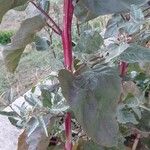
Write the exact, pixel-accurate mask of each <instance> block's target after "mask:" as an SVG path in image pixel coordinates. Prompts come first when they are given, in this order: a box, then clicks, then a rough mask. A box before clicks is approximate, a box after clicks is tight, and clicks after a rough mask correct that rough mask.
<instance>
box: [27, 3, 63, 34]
mask: <svg viewBox="0 0 150 150" xmlns="http://www.w3.org/2000/svg"><path fill="white" fill-rule="evenodd" d="M30 2H31V3H32V4H33V5H34V6H35V7H36V8H37V9H38V10H39V11H40V12H41V13H42V14H43V15H44V16H45V17H46V18H47V19H48V20H50V21H51V22H52V24H53V25H54V27H55V28H56V29H54V28H53V27H52V26H50V25H49V24H48V25H49V27H51V28H52V30H53V31H54V32H55V33H57V34H59V35H61V33H62V30H61V29H60V28H59V26H58V25H57V24H56V23H55V21H54V20H53V19H52V18H51V17H50V16H49V15H48V14H47V12H45V11H44V10H43V9H42V8H41V7H40V6H38V5H36V4H35V3H34V2H33V1H30ZM56 30H57V31H56Z"/></svg>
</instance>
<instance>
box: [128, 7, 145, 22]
mask: <svg viewBox="0 0 150 150" xmlns="http://www.w3.org/2000/svg"><path fill="white" fill-rule="evenodd" d="M130 10H131V12H130V15H131V19H133V20H134V21H138V22H139V21H143V20H144V14H143V11H142V9H141V8H139V7H138V6H136V5H131V9H130Z"/></svg>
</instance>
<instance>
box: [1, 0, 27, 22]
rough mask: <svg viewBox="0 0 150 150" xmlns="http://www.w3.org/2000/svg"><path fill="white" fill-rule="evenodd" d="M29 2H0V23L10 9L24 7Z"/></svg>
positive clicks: (22, 0)
mask: <svg viewBox="0 0 150 150" xmlns="http://www.w3.org/2000/svg"><path fill="white" fill-rule="evenodd" d="M27 1H28V0H0V23H1V20H2V18H3V15H4V14H5V13H6V12H7V11H8V10H10V9H12V8H15V7H18V6H20V5H23V4H25V3H26V2H27Z"/></svg>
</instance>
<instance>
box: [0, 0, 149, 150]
mask: <svg viewBox="0 0 150 150" xmlns="http://www.w3.org/2000/svg"><path fill="white" fill-rule="evenodd" d="M14 2H15V3H12V4H13V5H10V4H6V3H8V2H7V1H1V2H0V19H1V18H2V16H3V15H4V13H6V12H7V11H8V10H9V9H11V8H14V7H17V6H20V5H23V4H25V3H26V2H27V1H20V2H18V1H14ZM65 2H66V1H65ZM73 2H74V3H75V15H76V17H77V19H78V20H79V21H80V22H87V21H89V20H92V19H94V18H96V17H98V16H100V15H107V14H113V15H112V18H111V19H110V20H109V21H108V24H107V27H106V32H105V34H104V39H103V37H102V36H101V35H100V33H99V30H97V29H93V28H92V27H87V28H88V30H84V32H83V30H82V28H81V34H80V33H79V32H80V24H78V23H77V30H78V33H79V36H80V37H79V38H77V39H78V40H77V41H76V44H74V46H75V47H74V50H75V52H78V53H80V56H79V57H78V56H77V55H76V53H75V63H74V68H73V67H72V68H71V66H70V68H69V66H68V68H69V69H70V70H69V71H67V70H65V69H62V70H60V71H59V72H58V75H56V76H55V77H52V78H51V79H50V80H49V79H48V80H46V81H49V82H48V83H49V84H47V82H43V83H40V84H38V85H37V86H35V87H34V88H33V89H32V90H31V91H30V92H29V93H28V94H26V95H25V100H26V102H25V103H23V104H22V106H21V107H20V106H17V108H18V109H19V113H18V112H12V111H10V112H6V111H1V112H0V114H3V115H7V116H8V117H9V119H10V121H11V122H12V124H14V125H16V126H17V127H20V128H21V127H25V128H26V133H25V132H24V133H23V134H22V135H21V136H20V139H19V141H20V142H19V144H18V149H25V150H26V149H37V147H38V148H41V149H46V148H47V146H48V143H49V141H48V136H50V132H52V131H54V132H55V134H54V135H55V138H56V139H57V138H58V137H61V138H60V139H59V141H61V140H62V137H64V127H63V126H64V125H63V123H60V124H57V121H58V120H59V119H58V118H59V115H62V116H63V117H64V115H65V113H66V112H67V111H68V109H69V110H70V112H71V113H72V122H75V124H77V127H75V130H73V131H74V133H76V132H75V131H76V130H78V129H79V131H78V132H77V136H78V137H77V138H76V137H75V144H74V145H73V148H74V149H75V150H78V149H83V150H84V149H87V150H88V149H95V150H96V149H98V150H109V149H111V150H113V149H115V150H116V149H124V148H125V147H124V145H123V141H121V144H120V141H119V140H120V136H121V137H122V138H123V137H124V138H125V139H127V137H130V136H132V135H133V137H135V139H134V140H133V141H135V140H136V136H137V135H140V139H139V138H138V140H141V139H142V138H143V137H144V138H147V137H149V119H148V117H147V114H149V112H150V108H149V107H150V106H149V99H148V100H147V96H146V94H147V93H148V94H149V89H150V84H149V83H150V82H149V76H147V75H144V77H143V76H140V75H141V72H142V71H141V70H142V69H141V67H140V65H139V64H141V63H147V62H150V49H149V44H148V43H149V32H147V29H148V28H149V26H148V27H147V22H148V19H147V18H148V17H149V15H148V13H147V8H146V9H145V6H143V7H140V6H141V5H143V4H146V2H147V0H132V1H127V0H111V1H110V0H109V1H108V2H107V3H106V1H104V0H92V1H91V0H79V1H77V2H76V1H73ZM1 4H2V5H1ZM32 4H34V6H36V8H38V9H39V10H40V12H42V14H41V13H39V12H38V14H37V15H34V16H33V17H32V18H28V19H26V20H25V21H23V22H22V23H21V27H20V29H19V30H18V31H17V33H16V34H15V35H14V36H13V38H12V41H11V44H9V45H6V46H5V47H4V52H3V54H4V59H5V63H6V66H7V68H8V70H9V71H11V72H14V71H15V69H16V67H17V65H18V63H19V60H20V58H21V55H22V53H23V51H24V49H25V47H26V45H27V44H29V43H31V42H32V41H33V40H34V42H35V46H36V49H37V50H50V44H51V43H50V42H49V41H50V40H47V39H45V38H43V37H40V36H39V35H38V36H36V33H37V31H39V30H41V29H42V28H43V27H45V26H46V25H48V27H50V28H51V29H52V30H53V31H54V32H56V33H57V34H58V35H61V34H62V33H63V36H62V41H63V44H64V45H63V48H64V54H66V55H65V61H66V62H68V64H72V59H71V57H72V53H71V44H72V41H71V33H70V29H71V24H70V22H71V15H70V14H66V12H70V13H72V11H73V5H72V4H71V5H69V6H70V7H68V8H67V9H64V12H65V17H66V16H67V17H68V18H65V17H64V24H65V28H63V30H62V31H61V29H60V28H59V27H58V26H57V24H56V23H55V22H54V20H53V19H51V17H50V16H49V14H48V13H49V1H47V0H38V2H37V3H34V2H32ZM68 4H70V3H68ZM64 5H65V6H68V5H67V3H64ZM71 7H72V8H71ZM1 8H2V9H1ZM148 8H149V7H148ZM66 10H68V11H66ZM129 10H130V11H129ZM46 18H48V19H49V21H51V23H52V24H53V26H51V25H50V24H49V23H48V21H47V20H46ZM46 21H47V22H46ZM64 33H66V34H64ZM110 37H112V38H113V41H111V43H110V44H106V45H105V42H106V40H109V38H110ZM83 53H84V54H85V55H86V59H84V60H83V59H82V54H83ZM66 56H67V57H66ZM69 56H70V57H69ZM118 63H119V64H120V63H121V64H122V63H126V67H125V68H124V67H122V65H120V66H121V67H122V68H121V69H122V70H124V71H125V74H124V75H123V76H122V74H121V73H120V76H121V77H122V80H121V78H120V77H119V71H118V70H119V69H120V68H119V69H117V68H118ZM135 63H136V65H137V66H138V68H139V69H136V68H134V69H135V70H133V68H130V66H131V64H132V65H134V64H135ZM65 65H66V64H65ZM120 66H119V67H120ZM128 66H129V67H128ZM128 68H129V70H127V69H128ZM71 69H72V70H71ZM71 71H72V72H71ZM143 72H144V71H143ZM143 72H142V73H143ZM56 77H57V78H56ZM127 80H128V81H131V82H128V83H130V85H129V86H130V88H135V89H138V94H135V93H136V92H137V91H136V92H135V93H134V89H130V88H129V89H128V90H126V89H125V88H124V84H125V83H126V81H127ZM131 83H134V87H132V85H133V84H131ZM137 86H139V87H140V88H138V87H137ZM65 100H66V101H67V104H66V101H65ZM26 104H27V105H26ZM62 116H61V119H63V117H62ZM54 118H55V119H54ZM72 124H73V123H72ZM121 126H124V127H125V128H126V129H127V130H128V131H129V134H126V133H125V131H121V130H123V129H120V128H121ZM48 127H50V130H49V128H48ZM119 127H120V128H119ZM133 128H134V129H133ZM79 133H80V134H81V137H82V136H83V135H82V133H84V134H85V133H86V135H84V136H85V138H86V139H87V140H86V141H85V138H83V137H82V138H81V137H80V136H79V135H80V134H79ZM120 134H121V135H120ZM27 135H28V138H27ZM66 135H67V134H66ZM145 135H146V136H145ZM37 137H38V138H37ZM137 137H138V136H137ZM89 139H90V140H89ZM69 140H71V139H69ZM144 140H145V139H144ZM144 140H141V141H142V142H143V143H142V144H144V146H145V147H147V146H148V144H147V142H144ZM63 141H64V139H63ZM77 141H78V142H77ZM44 142H46V143H44ZM69 142H70V141H69ZM118 143H119V144H118ZM135 144H136V142H134V143H132V144H131V145H128V146H129V147H131V148H132V149H135V148H134V147H135ZM56 145H57V146H58V147H62V145H64V143H63V142H61V144H60V145H59V144H58V142H56ZM120 145H121V147H120ZM22 146H23V147H22ZM136 146H138V145H136ZM58 147H57V148H58Z"/></svg>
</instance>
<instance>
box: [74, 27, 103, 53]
mask: <svg viewBox="0 0 150 150" xmlns="http://www.w3.org/2000/svg"><path fill="white" fill-rule="evenodd" d="M103 43H104V41H103V38H102V37H101V35H100V34H99V33H98V32H97V31H92V30H87V31H85V32H83V33H82V34H81V36H80V39H79V42H78V43H77V45H76V47H75V51H77V52H82V53H88V54H90V53H93V52H95V51H98V50H99V49H100V47H101V46H102V44H103Z"/></svg>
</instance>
